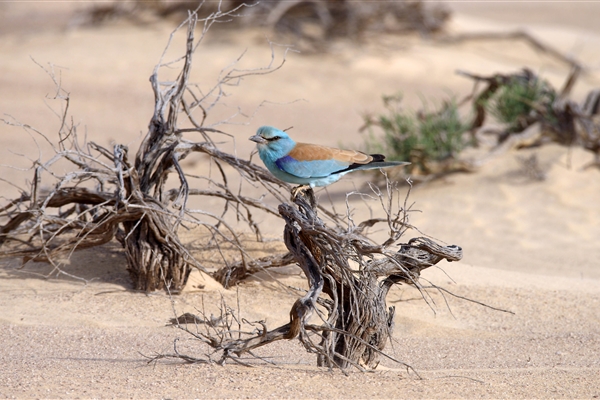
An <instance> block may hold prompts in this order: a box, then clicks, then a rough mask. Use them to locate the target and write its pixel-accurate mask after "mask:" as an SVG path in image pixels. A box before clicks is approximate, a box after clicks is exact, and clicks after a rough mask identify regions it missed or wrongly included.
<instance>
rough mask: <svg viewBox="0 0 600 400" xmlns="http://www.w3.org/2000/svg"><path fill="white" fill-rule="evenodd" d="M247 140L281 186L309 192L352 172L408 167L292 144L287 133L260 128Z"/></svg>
mask: <svg viewBox="0 0 600 400" xmlns="http://www.w3.org/2000/svg"><path fill="white" fill-rule="evenodd" d="M250 140H252V141H253V142H256V147H257V148H258V154H259V156H260V159H261V160H262V161H263V163H264V164H265V166H266V167H267V169H268V170H269V171H270V172H271V173H272V174H273V175H275V176H276V177H277V178H279V179H281V180H282V181H284V182H288V183H293V184H297V185H303V186H310V187H311V188H314V187H318V186H327V185H330V184H332V183H334V182H336V181H338V180H339V179H340V178H341V177H342V176H343V175H345V174H347V173H348V172H352V171H358V170H365V169H374V168H386V167H396V166H400V165H406V164H410V163H407V162H401V161H384V160H385V156H383V155H381V154H371V155H369V154H365V153H361V152H360V151H355V150H341V149H336V148H333V147H326V146H320V145H318V144H308V143H296V142H294V141H293V140H292V138H290V137H289V135H288V134H287V133H285V132H284V131H281V130H279V129H277V128H273V127H272V126H261V127H260V128H258V131H257V132H256V135H254V136H252V137H250Z"/></svg>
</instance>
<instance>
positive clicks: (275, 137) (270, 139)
mask: <svg viewBox="0 0 600 400" xmlns="http://www.w3.org/2000/svg"><path fill="white" fill-rule="evenodd" d="M265 139H267V140H268V141H269V142H273V141H275V140H279V139H281V136H273V137H272V138H265Z"/></svg>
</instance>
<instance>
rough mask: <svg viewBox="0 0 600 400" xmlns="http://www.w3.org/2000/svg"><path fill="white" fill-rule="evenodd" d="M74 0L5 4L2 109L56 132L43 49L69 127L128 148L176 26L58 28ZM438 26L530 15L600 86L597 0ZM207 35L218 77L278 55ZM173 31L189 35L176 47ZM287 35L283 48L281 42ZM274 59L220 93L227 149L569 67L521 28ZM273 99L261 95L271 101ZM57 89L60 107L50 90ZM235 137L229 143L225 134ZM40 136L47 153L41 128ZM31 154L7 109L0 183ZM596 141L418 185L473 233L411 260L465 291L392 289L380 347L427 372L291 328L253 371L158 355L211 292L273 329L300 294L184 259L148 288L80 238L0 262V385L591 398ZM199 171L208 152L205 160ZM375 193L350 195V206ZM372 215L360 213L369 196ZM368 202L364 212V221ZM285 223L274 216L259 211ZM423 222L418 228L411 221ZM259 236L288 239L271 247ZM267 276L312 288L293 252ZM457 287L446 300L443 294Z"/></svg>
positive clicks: (425, 208) (357, 141) (193, 393)
mask: <svg viewBox="0 0 600 400" xmlns="http://www.w3.org/2000/svg"><path fill="white" fill-rule="evenodd" d="M78 7H80V5H79V4H77V3H37V4H32V3H3V4H0V21H1V23H0V25H2V28H0V35H1V36H0V39H1V40H0V59H1V60H2V61H1V62H0V93H1V94H2V95H1V96H0V114H2V116H3V118H5V119H7V118H8V119H12V118H14V120H18V121H20V122H21V123H26V124H29V125H31V126H34V127H36V128H37V129H38V130H40V131H42V132H45V133H47V134H48V136H52V135H53V134H54V133H55V132H56V130H57V129H58V126H59V123H60V121H59V120H58V119H57V118H56V116H55V114H54V112H53V109H56V108H55V107H56V103H53V102H52V100H50V99H49V98H51V97H52V96H53V95H54V90H55V89H54V85H53V83H52V81H51V79H50V78H49V77H48V75H47V74H46V73H45V72H44V71H43V70H42V69H41V68H40V67H39V66H38V65H37V64H36V63H35V62H34V61H32V59H33V60H35V61H36V62H37V63H39V64H40V65H42V66H45V67H46V68H50V66H52V67H53V68H54V71H55V72H56V73H57V76H60V79H61V84H62V87H63V88H64V89H66V90H67V91H68V92H69V93H70V96H71V104H70V110H71V115H73V118H74V120H75V122H76V123H78V124H79V129H80V132H85V133H86V134H87V136H88V139H89V140H94V141H96V142H98V143H100V144H102V145H106V146H110V145H111V143H115V142H119V143H126V144H128V145H129V146H130V147H132V148H137V144H138V143H139V141H140V139H141V137H142V136H143V134H144V133H145V131H146V129H147V124H148V121H149V118H150V116H151V114H152V107H153V97H152V92H151V89H150V85H149V83H148V77H149V76H150V74H151V72H152V69H153V67H154V65H155V64H156V63H157V61H158V59H159V57H160V55H161V53H162V51H163V49H164V46H165V44H166V41H167V39H168V35H169V33H170V32H171V30H172V29H173V24H172V23H167V22H161V23H156V24H152V25H150V26H145V27H139V26H133V25H131V24H128V23H123V22H115V23H111V24H108V25H106V26H101V27H96V28H77V29H64V23H65V22H66V21H68V18H67V16H68V15H70V14H69V13H70V12H71V11H72V10H73V9H76V8H78ZM450 7H452V9H453V10H454V14H453V18H452V21H451V23H450V25H449V27H448V30H449V32H452V33H460V32H479V31H499V32H503V31H509V30H514V29H527V30H528V31H529V32H531V33H532V34H534V35H536V37H538V38H540V39H542V40H544V41H545V42H546V43H550V44H551V45H552V46H554V47H555V48H557V49H558V50H560V51H562V52H564V53H566V54H568V55H570V56H572V57H575V58H577V59H578V60H580V61H581V62H582V63H583V65H584V66H586V67H587V70H586V73H585V74H584V75H582V77H581V78H580V79H579V81H578V83H577V85H576V87H575V88H574V91H573V95H572V97H573V99H574V100H576V101H581V100H582V99H583V98H584V97H585V95H586V93H587V92H588V91H589V90H591V89H594V88H598V87H600V73H599V72H598V67H599V66H600V52H598V48H600V25H598V23H597V16H598V15H600V4H599V3H575V2H573V3H570V2H563V3H514V2H511V3H497V2H478V3H466V2H456V3H450ZM210 34H211V33H209V37H207V41H206V43H205V44H204V46H203V47H202V48H201V49H200V50H199V53H198V54H199V55H198V57H197V60H198V61H197V63H196V64H195V68H197V71H195V72H194V74H196V75H194V78H195V80H197V81H207V82H212V80H214V79H215V77H216V76H217V74H218V73H219V71H220V70H221V68H223V67H224V66H226V65H228V64H229V63H230V62H232V61H233V60H235V58H236V57H237V56H239V55H240V54H241V53H242V52H243V51H245V50H247V53H246V55H245V57H244V58H243V60H242V64H243V66H245V67H247V68H254V67H260V66H264V65H267V64H268V63H269V62H270V55H271V50H270V48H269V45H268V42H267V39H266V36H268V38H269V39H270V40H272V41H273V42H278V38H277V37H276V34H273V33H268V34H267V35H265V33H264V32H255V31H251V32H248V31H246V33H245V34H244V35H240V34H239V33H236V32H231V31H228V30H227V29H225V30H223V29H221V30H219V31H218V34H217V32H216V31H215V32H214V35H213V36H210ZM179 48H181V47H179ZM281 50H282V48H280V47H278V48H277V57H278V58H277V59H278V60H280V59H281V57H282V55H281ZM286 58H287V61H286V63H285V65H284V67H283V68H281V69H280V70H278V71H277V72H275V73H273V74H271V75H267V76H263V77H252V78H249V79H246V80H245V81H244V82H242V84H241V85H240V87H235V88H231V92H232V95H231V96H230V97H229V98H228V99H227V104H228V106H230V107H238V106H239V107H241V108H242V109H243V111H244V112H245V113H246V114H248V115H251V118H250V119H244V118H241V117H240V119H239V120H236V121H235V122H236V123H239V124H238V125H230V126H227V128H226V129H227V131H228V132H229V133H231V134H232V135H233V136H234V138H235V151H236V152H237V154H238V155H239V156H240V157H242V158H248V157H249V155H250V152H251V151H252V149H253V146H252V145H253V144H252V143H251V142H249V141H247V138H248V137H249V136H250V135H251V134H253V132H254V131H255V129H256V128H257V127H258V126H261V125H264V124H269V125H274V126H279V127H282V128H283V127H288V126H294V129H293V132H294V133H295V135H297V136H301V140H302V141H309V142H310V141H312V142H317V143H321V144H325V145H333V146H335V145H339V144H343V145H344V146H346V147H351V146H354V147H359V146H361V145H362V143H363V137H362V136H361V135H360V134H359V133H358V128H359V127H360V126H361V124H362V118H361V115H362V114H364V113H366V112H379V111H381V110H382V105H381V95H382V94H393V93H396V92H402V93H403V94H404V97H405V105H406V107H408V108H414V109H417V108H419V107H420V98H421V96H422V97H425V98H434V97H438V98H439V97H443V96H446V95H447V93H455V94H457V95H459V96H462V95H466V94H468V93H469V91H470V90H471V89H472V85H471V82H470V81H468V80H467V79H465V78H462V77H460V76H458V75H456V74H455V71H456V70H457V69H462V70H467V71H471V72H474V73H479V74H492V73H495V72H512V71H515V70H518V69H520V68H522V67H524V66H528V67H530V68H531V69H533V70H534V71H536V72H538V73H540V74H542V75H543V76H544V77H545V78H546V79H548V80H550V81H551V82H552V83H553V84H554V85H556V86H558V87H560V85H561V84H562V82H563V81H564V79H565V78H566V76H567V74H568V72H569V68H568V66H567V65H565V64H563V63H561V62H560V61H557V60H555V59H552V58H551V57H549V56H548V55H546V54H542V53H539V52H536V51H535V50H533V49H532V48H531V47H529V46H527V45H525V44H523V43H515V42H491V43H490V42H466V43H462V44H456V45H441V44H438V43H436V42H434V41H428V40H426V39H422V38H417V37H402V36H401V37H394V36H381V37H371V38H369V40H368V41H367V43H366V44H364V45H362V46H359V45H356V44H352V43H346V42H341V43H340V44H338V45H336V46H334V48H333V49H332V51H331V52H330V53H328V54H318V55H311V54H298V53H296V52H289V53H288V54H287V56H286ZM264 100H267V101H268V103H265V104H264V105H263V106H261V107H258V106H259V104H261V102H263V101H264ZM53 107H54V108H53ZM224 146H226V147H227V148H228V149H232V148H233V144H232V143H225V144H224ZM40 148H41V149H42V151H44V152H45V151H47V148H46V147H44V145H43V144H41V145H40ZM23 154H24V155H25V156H26V157H30V158H35V157H37V154H38V150H37V147H36V145H35V143H34V142H33V140H32V138H31V136H29V135H27V134H26V133H25V131H24V130H21V129H19V128H15V127H11V126H8V125H5V124H1V125H0V159H2V162H1V163H0V164H2V165H3V167H2V179H3V181H2V182H1V183H0V190H2V196H3V197H4V198H10V197H13V196H15V194H16V193H17V191H16V189H15V188H14V187H12V186H11V185H10V184H8V183H7V181H8V182H16V183H18V184H19V185H23V184H24V182H25V180H26V179H28V178H30V172H27V171H22V170H19V169H15V168H8V167H6V166H7V165H10V166H17V167H21V168H23V167H26V166H28V163H29V161H27V159H26V158H24V157H23ZM531 154H536V155H537V157H538V160H539V161H540V165H541V166H542V167H543V168H544V169H545V171H546V179H545V180H544V181H531V180H529V179H527V176H526V174H524V173H523V171H522V167H521V165H520V164H519V162H518V160H517V156H528V155H531ZM591 159H592V156H591V154H590V153H586V152H585V151H583V150H581V149H570V150H569V149H566V148H564V147H561V146H558V145H547V146H543V147H541V148H537V149H529V150H526V151H522V152H520V153H518V154H517V153H514V152H510V153H506V154H503V155H502V156H500V157H498V158H495V159H493V160H491V161H489V162H488V163H487V164H485V165H484V166H483V167H482V168H481V170H480V171H479V172H477V173H473V174H459V175H451V176H448V177H446V178H445V179H443V180H439V181H435V182H432V183H429V184H427V185H423V186H417V187H414V188H413V189H412V193H411V197H410V199H411V201H412V202H414V203H415V205H414V207H415V208H416V209H418V210H420V213H415V214H414V215H413V216H412V220H411V222H412V223H413V224H414V225H416V226H417V227H419V229H420V230H421V231H422V232H424V233H426V234H428V235H431V236H432V237H434V238H436V239H438V240H440V241H443V242H445V243H449V244H457V245H460V246H461V247H462V248H463V251H464V258H463V260H462V261H461V262H458V263H441V264H440V265H439V267H440V268H430V269H428V270H426V271H425V272H424V273H423V280H424V282H427V281H431V282H434V283H435V284H437V285H442V286H444V287H446V288H447V289H448V290H451V291H452V292H453V293H456V294H457V295H460V296H464V297H468V298H471V299H475V300H477V301H479V302H483V303H486V304H488V305H490V306H493V307H496V308H500V309H504V310H509V311H511V312H513V313H514V314H510V313H506V312H500V311H496V310H492V309H490V308H486V307H483V306H481V305H478V304H475V303H472V302H467V301H464V300H461V299H459V298H454V297H447V298H446V300H444V298H443V297H442V296H440V295H439V294H437V293H436V292H435V291H432V292H431V298H430V300H431V301H429V304H427V303H426V302H425V301H423V300H422V299H420V296H419V294H418V292H417V291H416V290H415V289H411V288H407V287H406V286H400V287H398V288H395V289H394V291H393V292H392V293H391V294H390V296H389V302H390V304H393V305H395V306H396V321H395V331H394V341H393V343H391V344H389V345H388V347H387V350H388V351H389V352H390V354H391V355H393V356H394V357H396V358H398V359H400V360H402V361H403V362H405V363H407V364H410V365H411V366H412V367H413V368H414V369H415V370H416V371H417V372H418V374H419V375H420V378H419V377H418V376H417V375H416V374H415V372H412V371H407V369H405V368H403V367H402V366H400V365H397V364H394V363H392V362H391V361H387V360H384V361H382V363H381V368H379V369H378V371H376V372H374V373H360V372H358V371H350V372H349V374H348V376H345V375H343V374H342V373H341V372H339V371H328V370H326V369H320V368H318V367H316V359H315V357H314V356H313V355H310V354H307V353H306V352H305V350H304V348H303V347H302V346H301V345H300V344H299V342H298V341H296V340H293V341H290V342H277V343H274V344H273V345H271V346H267V347H265V348H263V349H261V350H260V352H259V354H260V355H262V356H264V357H268V358H269V359H271V360H272V361H274V362H275V363H276V365H270V364H264V363H257V364H256V367H254V368H248V367H243V366H239V365H232V364H227V365H225V366H217V365H214V364H213V365H204V364H184V363H182V362H179V361H174V360H160V361H158V362H156V363H148V359H147V356H153V355H155V354H159V353H171V352H172V349H173V343H174V340H175V339H179V341H178V345H179V346H180V349H181V351H184V352H186V353H188V354H191V355H197V356H199V357H200V356H202V355H203V352H204V351H205V349H204V348H202V346H199V345H198V343H197V341H195V340H191V337H190V336H189V335H187V334H185V333H184V332H182V331H180V330H178V329H176V328H174V327H172V326H168V325H167V322H168V320H169V319H170V318H172V317H173V316H174V313H176V314H181V313H183V312H192V313H194V312H196V310H197V309H198V308H200V307H202V304H205V305H206V307H207V309H208V310H210V311H214V312H216V309H217V306H218V304H219V302H220V301H221V296H222V298H224V299H225V300H227V301H228V302H229V304H236V302H237V301H238V296H239V304H240V307H241V310H240V312H241V313H242V315H243V316H245V317H246V318H248V319H249V320H260V319H266V321H267V324H268V325H269V327H271V328H272V327H276V326H278V325H279V324H283V323H285V322H286V319H287V318H288V311H289V308H290V306H291V305H292V304H293V302H294V300H295V297H294V296H293V295H291V294H289V293H287V292H286V291H284V290H282V289H281V286H280V285H278V284H277V283H276V282H275V281H273V280H272V279H271V278H269V277H267V276H262V277H257V278H254V279H250V280H249V281H247V282H245V283H243V284H242V285H240V287H239V288H238V290H237V291H236V290H224V289H223V288H221V287H219V286H218V285H217V284H216V283H214V282H211V281H210V279H209V278H206V277H202V276H200V274H199V273H194V275H193V277H192V278H191V279H190V282H189V285H188V288H186V291H185V292H184V293H183V294H181V295H178V296H175V297H169V296H168V295H167V294H165V293H152V294H142V293H135V292H133V291H131V290H130V286H129V281H128V275H127V272H126V270H125V265H126V261H125V257H124V255H123V254H122V253H121V252H120V251H119V246H118V244H117V243H112V244H109V245H107V246H103V247H100V248H95V249H90V250H85V251H82V252H79V253H76V254H75V255H74V256H73V258H72V259H71V261H70V264H68V265H66V266H65V270H66V271H67V272H68V273H70V274H72V275H73V276H77V277H79V278H83V279H85V281H82V280H81V279H73V278H70V277H68V276H65V275H60V276H55V275H52V276H51V277H46V276H45V275H47V274H48V273H49V272H50V271H51V269H50V268H49V267H48V266H46V265H43V264H35V265H33V266H29V267H27V268H25V269H20V268H19V267H20V265H21V264H20V260H2V261H1V262H0V343H2V345H1V347H2V350H1V351H0V398H323V397H325V398H543V399H545V398H598V397H600V262H599V261H598V260H600V244H599V239H598V238H600V207H599V205H598V202H599V200H600V171H599V170H598V169H587V170H582V168H581V167H582V166H583V165H585V164H586V163H587V162H589V161H591ZM189 167H190V168H196V169H198V170H200V171H201V170H202V168H203V167H202V165H201V163H199V164H198V163H197V164H190V165H189ZM368 178H369V176H368V175H359V176H355V177H353V178H348V179H345V180H344V181H342V182H339V183H337V184H336V185H334V186H331V187H330V188H329V189H328V194H326V193H325V192H319V196H320V198H323V199H324V198H328V197H327V196H329V197H331V198H332V199H333V200H334V202H335V204H336V205H337V206H338V207H344V195H345V193H346V192H347V191H348V190H351V189H353V188H355V187H361V185H362V184H363V183H364V182H365V181H366V180H367V179H368ZM366 212H367V211H364V210H362V211H361V210H360V209H358V210H357V211H356V213H357V216H361V215H363V214H361V213H366ZM364 215H366V214H364ZM357 218H358V217H357ZM264 229H265V231H266V233H267V234H268V235H269V237H271V238H279V237H280V235H281V231H282V229H283V223H282V222H281V221H280V220H276V219H274V220H273V221H265V228H264ZM417 235H418V233H416V234H415V236H417ZM269 246H270V247H269V248H268V249H266V250H262V251H263V252H267V253H268V252H270V251H277V250H273V249H274V248H275V249H280V248H281V246H280V245H279V246H280V247H277V246H278V245H277V244H276V243H274V244H273V243H270V244H269ZM286 272H287V273H286V274H283V275H280V276H279V281H280V282H281V283H283V284H285V285H290V286H302V285H303V284H304V282H303V279H302V276H301V275H300V274H299V273H298V271H297V270H295V269H294V268H289V269H286ZM446 301H447V303H446Z"/></svg>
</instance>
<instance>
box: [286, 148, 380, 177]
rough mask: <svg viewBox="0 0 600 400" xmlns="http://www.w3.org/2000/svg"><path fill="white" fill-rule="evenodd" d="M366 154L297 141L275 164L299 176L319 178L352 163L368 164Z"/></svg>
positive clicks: (368, 157)
mask: <svg viewBox="0 0 600 400" xmlns="http://www.w3.org/2000/svg"><path fill="white" fill-rule="evenodd" d="M372 160H373V157H371V156H370V155H368V154H365V153H361V152H360V151H355V150H342V149H336V148H333V147H326V146H319V145H315V144H307V143H297V144H296V146H295V147H294V148H293V149H292V151H290V152H289V153H288V155H287V156H285V157H282V158H280V159H279V160H277V161H276V164H277V166H278V167H279V168H280V169H281V170H283V171H285V172H287V173H288V174H292V175H295V176H297V177H301V178H321V177H325V176H329V175H331V174H334V173H336V172H338V171H343V170H345V169H347V168H348V167H349V166H351V165H353V164H368V163H369V162H371V161H372Z"/></svg>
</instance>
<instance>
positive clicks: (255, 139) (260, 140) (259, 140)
mask: <svg viewBox="0 0 600 400" xmlns="http://www.w3.org/2000/svg"><path fill="white" fill-rule="evenodd" d="M250 140H252V141H253V142H256V143H258V144H265V143H267V139H265V138H264V137H262V136H259V135H254V136H250Z"/></svg>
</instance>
